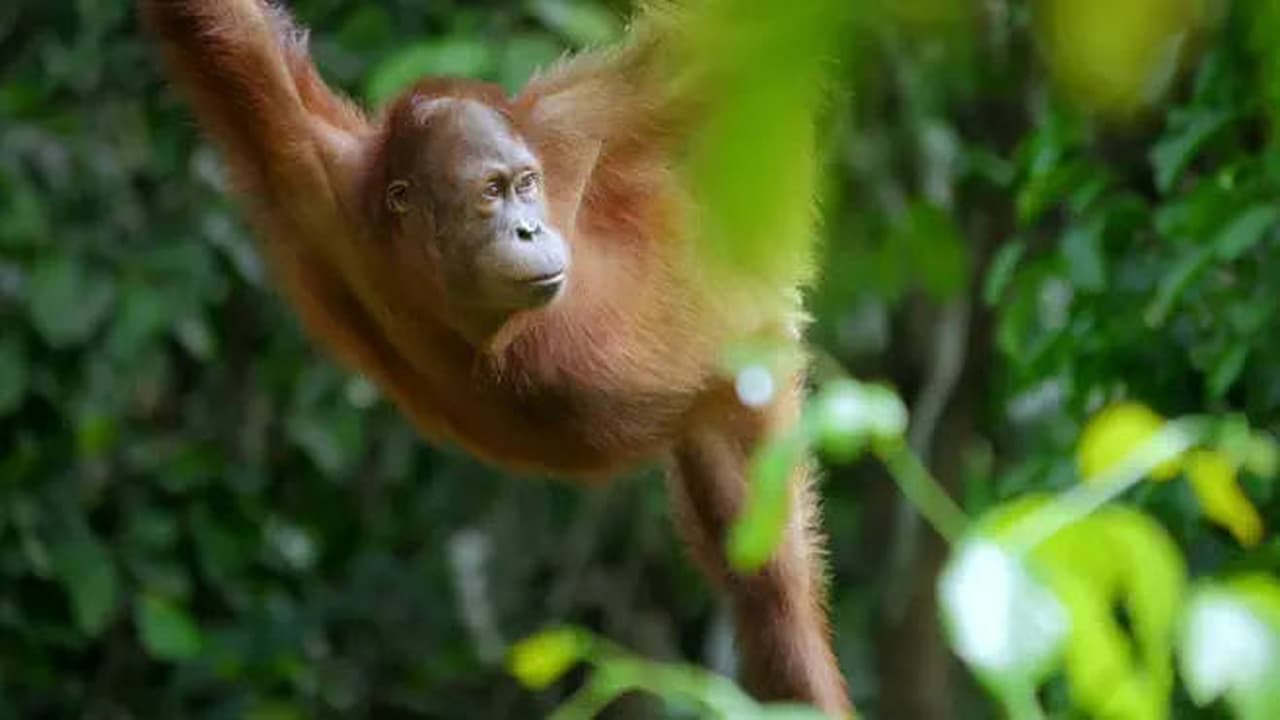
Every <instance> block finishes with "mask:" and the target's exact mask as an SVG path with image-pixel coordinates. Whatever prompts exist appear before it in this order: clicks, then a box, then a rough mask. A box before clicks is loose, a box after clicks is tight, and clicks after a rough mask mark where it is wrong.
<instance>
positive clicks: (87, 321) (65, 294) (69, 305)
mask: <svg viewBox="0 0 1280 720" xmlns="http://www.w3.org/2000/svg"><path fill="white" fill-rule="evenodd" d="M30 283H31V284H30V292H29V294H28V299H27V310H28V312H30V314H31V321H32V323H33V324H34V325H35V327H36V330H38V331H39V332H40V334H41V335H42V336H43V337H44V339H45V341H46V342H48V343H49V344H50V345H51V346H53V347H55V348H65V347H69V346H71V345H74V344H78V343H80V342H83V341H84V340H86V339H88V337H89V335H90V334H92V333H93V331H94V330H95V329H97V327H98V325H99V324H100V323H101V322H102V320H103V319H105V318H106V317H107V314H108V313H109V312H110V310H111V303H112V299H113V297H114V288H113V287H112V284H111V281H110V280H108V279H107V278H105V277H104V276H102V275H99V274H98V273H93V272H90V271H88V270H86V269H85V268H84V266H83V265H81V264H80V263H78V262H76V261H75V260H73V259H71V258H70V257H67V256H58V257H55V258H52V259H50V260H46V261H44V262H43V263H41V264H40V265H38V266H37V267H36V268H35V270H33V271H32V273H31V279H30Z"/></svg>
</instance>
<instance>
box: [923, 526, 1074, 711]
mask: <svg viewBox="0 0 1280 720" xmlns="http://www.w3.org/2000/svg"><path fill="white" fill-rule="evenodd" d="M938 597H939V603H940V605H941V609H942V613H943V618H944V620H945V621H946V625H947V630H948V635H949V637H950V639H951V643H952V646H953V647H954V648H955V650H956V653H957V654H958V655H959V656H960V657H961V658H963V659H964V660H965V662H966V663H968V664H969V665H970V666H971V667H972V668H974V670H975V671H977V672H978V673H979V675H981V676H982V677H983V678H984V679H985V680H986V681H987V682H988V684H989V685H990V686H992V687H993V688H997V689H1000V688H1010V689H1015V688H1025V687H1034V686H1035V685H1037V684H1038V683H1039V682H1041V681H1042V680H1043V679H1044V678H1045V677H1046V676H1047V675H1048V674H1049V673H1050V672H1051V671H1052V670H1053V669H1054V666H1055V663H1056V661H1057V659H1058V656H1059V654H1060V653H1061V650H1062V647H1063V644H1064V640H1065V638H1066V635H1067V616H1066V611H1065V609H1064V608H1063V607H1062V604H1061V603H1059V602H1058V600H1057V598H1055V597H1054V596H1053V594H1052V593H1051V592H1050V591H1049V590H1048V589H1047V588H1046V587H1044V586H1043V585H1042V584H1041V583H1040V582H1039V581H1038V580H1036V579H1035V578H1033V577H1032V575H1031V574H1030V572H1029V571H1028V570H1027V568H1026V567H1025V566H1024V565H1023V563H1022V562H1021V561H1020V559H1019V558H1016V557H1014V556H1013V555H1011V554H1009V553H1008V552H1007V551H1006V550H1005V549H1004V548H1002V547H1000V546H999V545H998V544H996V543H994V542H991V541H989V540H985V539H982V538H975V539H971V540H968V541H966V542H964V543H962V544H961V545H960V547H959V548H957V550H956V552H955V553H954V554H953V555H952V557H951V559H950V560H948V562H947V567H946V568H945V569H944V570H943V572H942V574H941V575H940V576H939V580H938Z"/></svg>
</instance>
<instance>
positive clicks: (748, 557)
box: [726, 433, 806, 573]
mask: <svg viewBox="0 0 1280 720" xmlns="http://www.w3.org/2000/svg"><path fill="white" fill-rule="evenodd" d="M805 447H806V442H805V440H804V438H803V436H801V435H799V434H798V433H797V434H793V435H789V436H786V437H781V438H775V439H773V440H771V441H769V442H767V443H766V444H765V445H764V446H763V447H762V448H760V449H758V450H757V451H756V453H755V456H754V457H753V458H752V460H751V466H750V470H749V482H750V485H749V486H748V491H747V502H746V504H745V506H744V507H743V509H742V512H741V514H740V515H739V516H738V518H737V520H736V521H735V522H734V524H733V526H732V527H731V528H730V530H729V539H728V543H727V548H726V553H727V555H728V558H729V565H730V566H732V567H733V569H734V570H737V571H739V572H746V573H751V572H754V571H756V570H759V569H760V568H761V567H762V566H763V565H764V564H765V563H766V562H768V560H769V558H770V557H772V556H773V552H774V550H776V549H777V547H778V545H779V544H780V543H781V542H782V536H783V532H784V531H785V530H786V525H787V518H788V517H789V516H790V510H791V483H790V479H791V473H792V470H794V469H795V468H796V467H797V465H799V463H800V462H802V460H803V456H804V451H805Z"/></svg>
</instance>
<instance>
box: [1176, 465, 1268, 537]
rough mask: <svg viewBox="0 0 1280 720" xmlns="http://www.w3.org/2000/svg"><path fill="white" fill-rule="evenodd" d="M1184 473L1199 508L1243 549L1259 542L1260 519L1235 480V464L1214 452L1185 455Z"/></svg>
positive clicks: (1260, 535) (1260, 534)
mask: <svg viewBox="0 0 1280 720" xmlns="http://www.w3.org/2000/svg"><path fill="white" fill-rule="evenodd" d="M1185 470H1186V473H1187V479H1188V480H1190V481H1191V488H1192V490H1194V491H1195V494H1196V499H1197V500H1199V501H1200V509H1201V510H1203V511H1204V514H1205V516H1207V517H1208V518H1209V519H1210V520H1212V521H1214V522H1215V523H1217V524H1219V525H1221V526H1222V527H1224V528H1226V529H1227V530H1229V531H1230V532H1231V534H1232V535H1234V536H1235V538H1236V541H1237V542H1239V543H1240V544H1241V545H1244V546H1246V547H1251V546H1253V545H1257V544H1258V541H1259V540H1261V539H1262V518H1260V517H1259V516H1258V511H1257V510H1256V509H1254V507H1253V503H1251V502H1249V498H1248V497H1247V496H1246V495H1245V494H1244V491H1243V490H1241V489H1240V484H1239V483H1238V482H1237V481H1236V465H1235V463H1234V462H1232V460H1231V459H1230V458H1228V457H1227V456H1226V455H1224V454H1222V453H1220V452H1218V451H1216V450H1193V451H1191V452H1189V453H1187V456H1186V464H1185Z"/></svg>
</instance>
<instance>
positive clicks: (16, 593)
mask: <svg viewBox="0 0 1280 720" xmlns="http://www.w3.org/2000/svg"><path fill="white" fill-rule="evenodd" d="M745 1H746V0H744V2H745ZM290 5H291V7H292V8H293V9H294V10H295V11H296V13H297V15H298V16H299V17H300V19H301V20H302V21H303V22H304V23H306V24H307V25H309V26H310V27H311V28H312V29H313V31H314V32H313V35H312V42H313V47H314V53H315V56H316V58H317V62H318V64H319V65H320V66H321V68H322V70H323V71H324V73H325V74H326V77H327V78H328V79H329V80H330V81H331V82H333V83H334V84H335V85H337V86H339V87H341V88H343V89H345V90H346V91H348V92H349V93H350V94H352V95H353V96H355V97H357V98H360V99H361V100H364V101H366V102H377V101H380V100H382V99H384V98H386V97H387V96H388V95H390V94H392V93H394V92H395V90H396V89H397V88H399V87H401V86H402V85H403V84H404V83H405V82H406V81H408V80H410V79H412V78H414V77H416V76H417V75H418V74H421V73H426V72H431V73H456V74H465V75H471V76H478V77H483V78H488V79H492V80H496V81H498V82H501V83H503V84H504V85H506V86H508V87H510V88H516V87H518V86H519V85H520V84H521V83H522V82H523V80H524V79H525V78H526V77H527V76H528V74H529V73H530V71H531V70H532V69H533V68H534V67H536V66H537V65H539V64H542V63H545V62H547V61H549V60H551V59H553V58H555V57H556V56H558V55H559V54H560V53H561V52H563V51H564V50H565V49H566V48H577V47H582V46H585V45H590V44H595V43H600V42H606V41H608V40H610V39H611V38H616V37H618V35H619V33H620V32H621V29H622V27H623V23H622V20H623V18H624V17H625V16H626V14H627V12H628V6H627V4H626V3H624V2H589V1H587V0H582V1H575V0H525V1H520V0H511V1H499V0H485V1H466V2H464V1H463V0H453V1H448V0H438V1H437V0H432V1H425V0H363V1H361V2H353V1H351V0H296V1H295V2H292V3H290ZM759 5H760V7H761V12H784V11H785V5H786V4H785V3H779V4H777V5H775V4H772V3H759ZM866 5H867V7H868V8H869V9H868V11H867V12H866V13H865V15H863V16H861V17H862V19H863V20H864V22H861V23H859V24H858V27H857V28H856V30H855V31H853V32H851V35H850V38H849V44H850V48H851V54H852V57H853V58H854V59H853V61H852V62H850V63H849V70H848V72H847V77H844V78H842V79H841V82H842V85H841V86H840V87H838V88H835V99H834V101H833V103H832V104H833V107H832V108H831V112H830V113H829V115H830V116H831V121H830V122H829V123H828V127H827V130H826V131H825V133H824V139H823V152H824V155H825V157H826V158H827V163H828V166H829V172H830V176H829V180H830V183H829V184H830V187H829V188H828V190H827V191H826V192H825V193H824V197H823V202H822V207H823V216H824V222H823V224H822V226H821V228H820V233H821V236H822V239H823V251H822V252H823V260H822V281H821V283H820V284H819V285H818V286H817V287H816V288H814V290H813V291H812V292H811V294H810V302H809V306H810V308H811V311H812V313H813V315H814V319H815V322H814V325H813V327H812V331H811V337H810V339H811V341H812V343H813V345H814V346H815V347H817V348H820V349H821V350H822V352H824V353H825V354H826V355H827V356H828V357H829V358H830V359H834V360H836V361H838V362H839V363H840V364H842V365H843V366H844V367H845V368H847V369H848V370H849V371H851V372H852V373H853V374H854V375H855V376H857V377H859V378H868V379H881V380H885V381H888V382H891V383H892V384H894V386H895V387H896V388H897V389H898V390H899V392H900V393H901V394H902V395H903V397H904V398H905V399H906V400H907V401H908V403H909V404H910V405H911V406H912V408H913V412H914V413H915V415H914V417H915V418H916V419H917V420H919V419H920V418H922V417H925V418H931V419H932V420H931V422H929V423H927V424H926V426H925V427H924V428H923V429H921V428H917V431H918V432H919V433H921V434H920V435H918V436H916V437H913V443H914V444H917V445H918V446H919V447H922V448H924V450H925V454H926V455H927V456H928V458H929V459H930V465H931V467H932V469H933V470H934V472H935V474H936V475H937V476H938V477H939V478H940V479H941V480H942V482H943V483H944V484H945V485H946V486H947V487H948V488H950V490H951V491H952V493H953V494H954V495H955V497H957V498H958V499H959V500H960V501H961V503H962V504H963V506H964V507H965V509H966V510H968V511H971V512H974V513H977V512H980V511H981V510H982V509H984V508H986V507H989V506H991V505H992V504H993V503H995V502H997V501H999V500H1002V499H1006V498H1009V497H1013V496H1016V495H1019V494H1022V493H1027V492H1030V491H1035V490H1052V489H1059V488H1062V487H1065V486H1067V485H1069V484H1071V483H1072V482H1074V481H1073V480H1072V478H1071V471H1072V462H1073V460H1072V457H1073V456H1072V453H1073V449H1074V446H1075V441H1076V437H1077V434H1078V433H1079V431H1080V428H1081V425H1082V423H1083V421H1084V420H1085V418H1086V417H1087V416H1088V414H1089V413H1091V412H1092V411H1094V410H1096V409H1097V408H1098V407H1099V406H1100V405H1101V404H1102V403H1103V402H1104V401H1106V400H1107V399H1111V398H1115V397H1118V396H1128V397H1134V398H1138V399H1141V400H1142V401H1143V402H1145V403H1147V404H1149V405H1151V406H1152V407H1154V408H1156V409H1158V410H1159V411H1160V412H1162V413H1166V414H1168V415H1176V414H1180V413H1187V412H1199V411H1208V412H1213V413H1227V412H1239V413H1243V414H1245V415H1246V416H1247V418H1248V419H1249V421H1250V422H1251V423H1253V424H1254V425H1255V426H1256V427H1260V428H1264V429H1271V430H1277V429H1280V363H1278V362H1276V361H1275V358H1276V357H1277V356H1278V355H1280V332H1276V330H1277V328H1278V327H1280V326H1278V325H1277V322H1278V320H1280V318H1278V317H1277V315H1278V313H1280V254H1278V253H1280V230H1278V228H1280V206H1278V205H1277V198H1278V197H1280V194H1278V190H1280V153H1277V135H1276V128H1275V126H1274V124H1273V123H1274V121H1275V120H1276V119H1277V118H1280V53H1278V52H1277V51H1276V50H1275V49H1273V48H1274V47H1276V46H1280V34H1268V32H1269V31H1270V30H1275V29H1277V27H1280V26H1278V25H1277V17H1280V11H1277V9H1276V4H1275V3H1271V2H1266V1H1259V2H1235V3H1230V2H1210V1H1209V0H1205V1H1204V2H1198V1H1197V0H1132V1H1131V2H1103V1H1102V0H1075V1H1074V2H1071V1H1068V0H1061V1H1059V2H1053V1H1049V0H1046V1H1045V2H1040V3H1035V4H1031V3H1026V2H1020V1H1019V0H985V1H983V2H961V1H959V0H900V1H899V2H896V3H892V2H885V3H867V4H866ZM760 141H761V142H767V141H768V140H767V138H762V139H760ZM742 152H744V153H749V152H750V147H744V148H743V149H742ZM221 179H222V175H221V170H220V167H219V163H218V160H217V158H216V157H215V156H214V155H213V154H212V152H211V150H210V149H209V148H208V147H207V146H206V145H204V144H203V143H202V142H200V141H199V140H198V139H197V137H196V133H195V130H194V125H193V122H192V121H191V119H190V116H189V114H188V112H187V111H186V109H185V108H184V107H183V106H182V105H180V104H179V103H178V101H177V99H176V98H175V96H174V94H173V93H171V92H170V91H169V90H168V89H167V88H166V86H165V85H164V83H163V82H162V79H161V76H160V72H159V68H158V65H157V61H156V56H155V55H154V53H153V48H152V47H151V46H150V45H149V44H148V42H146V41H145V40H144V38H143V37H142V36H141V35H140V33H139V30H138V27H137V23H136V19H135V16H134V12H133V10H132V7H131V3H129V2H127V1H126V0H6V2H4V3H2V4H0V718H92V719H94V720H108V719H115V718H175V719H176V718H210V719H213V718H254V719H256V720H288V719H292V718H312V717H342V718H449V719H453V718H457V719H459V720H466V719H469V718H477V719H480V718H537V717H543V716H544V715H545V714H546V713H547V712H548V711H549V710H550V709H551V708H552V707H553V706H554V705H555V704H556V703H557V701H558V700H559V699H560V698H562V696H563V694H564V692H565V690H566V688H567V687H569V686H571V684H572V678H571V679H570V681H568V682H566V683H562V684H560V685H557V686H555V687H553V688H552V689H550V690H547V691H545V692H542V693H535V692H532V691H529V690H527V689H524V688H522V687H520V686H519V685H518V684H517V683H516V682H515V681H514V680H512V679H511V678H510V677H509V675H508V674H507V671H506V670H505V668H504V665H503V657H504V653H505V648H506V647H507V645H508V644H509V643H511V642H513V641H515V640H517V639H519V638H521V637H524V636H526V635H528V634H529V633H532V632H535V631H537V630H538V629H540V628H542V627H544V626H546V625H549V624H554V623H559V622H572V623H575V624H579V625H583V626H586V627H589V628H591V629H593V630H596V631H598V632H600V633H602V634H604V635H606V636H608V637H610V638H612V639H614V640H616V641H618V642H619V643H621V644H623V645H625V646H626V647H629V648H631V649H633V650H635V651H637V652H639V653H641V654H643V655H645V656H647V657H650V658H655V659H659V660H677V659H685V660H691V661H694V662H697V663H699V664H703V665H706V666H710V667H712V668H716V669H719V670H722V671H725V672H731V670H732V638H731V635H730V631H729V629H728V625H727V617H726V613H725V608H723V607H721V606H720V605H718V604H717V603H716V601H715V600H714V599H713V597H712V596H711V595H710V593H709V591H708V589H707V587H706V585H705V584H704V583H703V582H702V580H701V579H700V578H698V577H697V576H696V575H695V573H694V571H693V570H692V568H691V566H690V564H689V563H688V562H687V560H686V559H685V557H684V555H683V553H682V549H681V548H680V547H679V546H678V544H677V543H676V541H675V540H674V536H673V533H672V531H671V527H670V520H669V518H668V516H667V514H666V509H665V508H666V502H665V497H664V491H663V487H662V483H661V481H660V479H659V477H658V476H657V474H656V473H642V474H640V475H638V476H636V477H633V478H626V479H622V480H620V481H619V482H616V483H614V484H612V485H609V486H607V487H605V488H602V489H599V490H594V491H582V490H579V489H576V488H572V487H568V486H565V485H562V484H559V483H557V482H554V481H550V480H547V479H543V478H512V477H508V476H506V475H503V474H501V473H498V472H495V471H493V470H491V469H489V468H487V467H485V466H482V465H480V464H478V463H476V462H474V461H472V460H470V459H468V458H466V457H465V456H463V455H461V454H459V453H456V452H453V451H450V450H448V449H440V448H434V447H429V446H427V445H426V444H424V443H422V442H421V441H419V440H418V439H417V437H416V436H415V435H414V433H413V432H412V431H411V430H410V429H409V427H408V426H407V424H406V423H405V422H404V421H402V420H401V419H400V418H399V417H398V416H397V415H396V413H395V412H394V411H393V410H392V409H391V408H390V407H389V405H388V404H387V403H386V402H385V401H384V400H383V399H382V398H380V397H379V395H378V393H377V392H376V390H375V389H374V388H373V387H372V386H371V385H370V384H369V383H368V382H366V381H364V380H362V379H360V378H357V377H352V376H350V375H348V374H346V373H344V372H343V371H341V370H340V369H338V368H337V367H336V366H335V365H334V364H332V363H330V362H328V361H327V360H325V359H324V358H322V357H321V356H319V355H318V354H317V353H316V352H315V351H314V350H313V349H312V348H311V347H310V346H309V345H308V344H307V343H305V342H304V340H303V339H302V337H301V335H300V332H299V329H298V326H297V324H296V322H295V321H294V319H293V318H292V316H291V315H290V314H289V313H288V311H287V310H286V309H285V306H284V305H283V303H282V301H281V300H280V299H279V298H278V297H277V296H276V295H275V294H274V293H273V292H272V290H271V289H270V287H269V284H268V279H267V278H266V277H265V273H264V268H263V267H262V265H261V263H260V260H259V258H258V256H257V255H256V253H255V249H254V244H253V238H252V237H251V236H250V235H249V234H248V232H247V231H246V228H245V225H244V224H243V222H242V221H241V217H240V215H239V214H238V213H237V212H236V209H235V207H234V206H233V205H232V204H230V202H229V201H228V199H227V198H226V197H225V195H224V192H223V187H222V184H221V181H222V180H221ZM778 191H779V192H786V191H787V188H785V187H780V188H779V189H778ZM1244 487H1245V490H1246V493H1247V495H1248V497H1249V499H1250V500H1251V501H1252V503H1253V504H1254V505H1255V506H1256V507H1257V508H1258V510H1259V512H1260V514H1261V516H1262V518H1263V521H1264V524H1265V526H1266V528H1267V531H1268V534H1267V535H1266V537H1265V539H1264V540H1263V541H1262V542H1261V543H1259V544H1257V545H1255V546H1252V547H1248V548H1242V547H1241V546H1240V545H1239V544H1238V543H1236V542H1235V541H1234V540H1233V538H1232V537H1231V536H1230V535H1229V534H1228V533H1227V532H1225V531H1223V530H1221V529H1219V528H1217V527H1216V526H1214V525H1211V524H1206V523H1204V522H1202V521H1201V520H1200V519H1199V518H1198V515H1197V512H1196V509H1195V500H1194V498H1192V497H1191V495H1190V494H1189V492H1188V491H1187V490H1186V489H1185V487H1182V486H1174V485H1160V486H1156V485H1153V486H1150V487H1144V488H1141V489H1139V490H1138V491H1137V493H1136V495H1134V496H1133V497H1132V498H1130V499H1132V500H1133V501H1135V502H1137V503H1138V504H1139V505H1140V506H1141V507H1143V508H1144V509H1146V510H1147V511H1149V512H1151V513H1152V514H1153V515H1154V516H1155V517H1157V518H1158V519H1159V520H1160V521H1161V522H1162V523H1163V524H1164V526H1165V527H1166V528H1167V529H1168V530H1169V531H1170V533H1171V534H1172V535H1173V537H1174V538H1175V540H1176V541H1177V543H1178V545H1179V547H1180V549H1181V550H1182V552H1183V553H1184V555H1185V557H1186V560H1187V563H1188V564H1189V566H1190V568H1191V569H1192V570H1193V572H1210V571H1215V570H1219V569H1222V568H1231V567H1238V568H1252V569H1260V570H1264V571H1266V572H1270V573H1276V572H1278V571H1280V536H1277V535H1275V534H1272V533H1271V532H1270V531H1271V528H1274V527H1275V526H1276V525H1280V493H1278V492H1277V490H1276V488H1275V486H1274V484H1273V483H1271V482H1270V481H1267V480H1264V479H1261V478H1252V477H1246V478H1244ZM822 492H823V495H824V497H825V500H824V508H825V516H826V520H825V522H826V529H827V532H828V534H829V536H830V572H831V578H832V595H831V610H832V618H833V622H834V624H835V630H836V635H837V646H838V650H839V653H840V656H841V661H842V664H843V667H844V669H845V671H846V673H847V674H848V675H849V677H850V679H851V687H852V691H853V694H854V697H855V700H856V701H857V703H858V704H859V706H860V709H861V710H862V711H863V712H864V713H866V715H867V717H870V718H886V719H895V720H896V719H901V718H929V719H936V720H947V719H948V718H986V717H996V716H997V714H996V711H995V710H994V709H993V708H992V706H991V705H990V704H989V703H988V701H986V700H985V699H984V696H983V694H982V693H981V692H980V691H979V690H978V689H977V687H976V685H975V683H974V682H973V681H972V680H971V679H970V678H969V676H968V675H967V673H966V672H965V670H964V669H963V668H962V667H961V666H960V665H959V664H958V663H957V661H955V660H954V659H953V656H952V655H951V653H950V651H949V650H948V648H947V645H946V643H945V641H944V640H943V639H942V637H941V635H940V634H939V632H938V628H937V624H938V623H937V620H936V608H935V601H934V599H933V597H934V593H933V578H934V576H935V574H936V571H937V568H938V566H939V565H940V563H941V562H942V559H943V556H944V548H943V547H942V545H941V544H940V543H939V542H938V541H937V540H936V538H935V537H934V536H933V535H932V534H931V533H930V531H929V530H928V529H927V526H923V525H921V524H919V523H911V522H904V521H903V518H904V517H907V514H906V513H904V512H903V511H902V510H903V508H902V506H901V504H900V500H899V499H898V495H897V492H896V490H895V488H894V486H893V484H892V483H891V482H890V481H889V480H888V478H887V477H886V476H884V474H883V473H882V472H881V471H879V470H878V469H877V468H876V467H875V466H874V465H873V464H871V463H860V464H853V465H831V466H829V467H826V468H825V470H824V479H823V483H822ZM1045 702H1046V705H1047V707H1049V708H1050V710H1051V713H1053V716H1054V717H1084V715H1081V714H1078V713H1077V714H1072V712H1071V711H1069V710H1066V709H1064V708H1065V707H1066V706H1065V703H1064V702H1063V701H1062V698H1061V696H1060V695H1054V693H1053V692H1050V693H1049V695H1048V697H1047V698H1046V700H1045ZM1055 708H1056V709H1055ZM1171 713H1172V716H1174V717H1186V718H1201V717H1204V718H1208V717H1225V715H1223V714H1220V711H1219V710H1208V711H1205V710H1196V709H1194V708H1193V707H1192V705H1191V704H1190V702H1189V701H1188V700H1187V698H1186V697H1184V696H1183V695H1182V694H1181V693H1179V694H1178V695H1176V696H1175V698H1174V700H1173V705H1172V710H1171ZM613 716H614V717H619V718H631V717H636V718H639V717H680V716H681V715H680V711H679V709H676V708H664V706H663V705H662V704H661V703H660V702H658V701H655V700H653V699H648V698H639V697H634V698H628V699H627V700H625V701H623V702H620V703H618V704H616V705H615V707H614V708H613Z"/></svg>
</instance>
